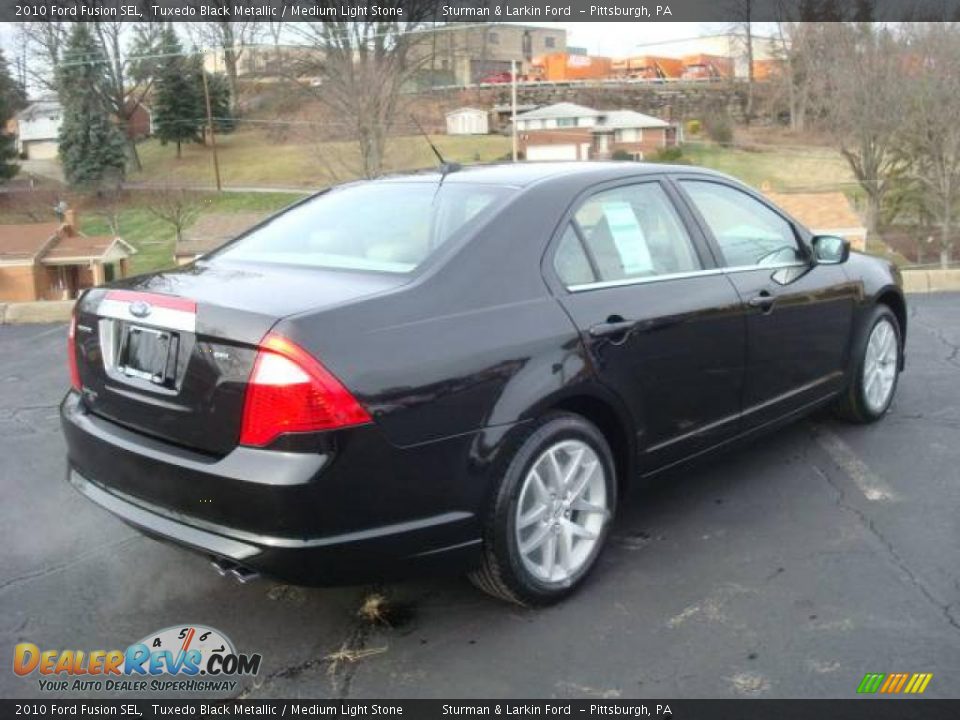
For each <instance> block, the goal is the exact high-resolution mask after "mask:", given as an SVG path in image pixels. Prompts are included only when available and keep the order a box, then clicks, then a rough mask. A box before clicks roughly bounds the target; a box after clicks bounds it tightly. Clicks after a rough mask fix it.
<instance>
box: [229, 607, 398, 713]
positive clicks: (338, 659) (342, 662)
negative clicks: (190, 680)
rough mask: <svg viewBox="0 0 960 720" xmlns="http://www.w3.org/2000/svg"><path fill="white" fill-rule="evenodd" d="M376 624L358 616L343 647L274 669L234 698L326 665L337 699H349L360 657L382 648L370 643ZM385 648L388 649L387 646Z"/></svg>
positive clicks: (342, 644) (245, 697)
mask: <svg viewBox="0 0 960 720" xmlns="http://www.w3.org/2000/svg"><path fill="white" fill-rule="evenodd" d="M372 592H376V590H375V589H373V590H371V589H370V588H367V589H365V590H364V592H363V593H362V595H361V601H362V600H363V598H364V597H367V596H368V595H370V594H371V593H372ZM373 627H374V625H373V623H371V622H369V621H368V620H365V619H363V618H361V617H359V616H356V617H354V619H353V621H352V623H351V630H350V632H349V634H348V635H347V638H346V640H344V641H343V642H342V643H341V644H340V647H339V649H337V650H335V651H333V652H330V653H325V654H323V655H321V656H317V657H311V658H308V659H306V660H303V661H301V662H298V663H293V664H290V665H286V666H284V667H281V668H278V669H277V670H274V671H273V672H272V673H270V674H269V675H267V676H266V677H265V678H264V679H263V680H262V681H260V682H254V683H253V684H252V685H250V686H249V687H247V688H245V689H244V690H243V691H242V692H241V693H240V694H239V695H237V696H236V697H235V698H232V699H234V700H245V699H247V698H249V697H251V696H252V695H253V693H254V692H256V691H258V690H260V689H262V688H264V687H266V686H267V685H270V684H272V683H273V682H274V681H276V680H284V679H290V678H295V677H297V676H299V675H301V674H302V673H304V672H307V671H308V670H311V669H313V668H315V667H319V666H321V665H326V667H327V674H328V675H329V676H330V678H331V682H332V683H333V689H334V694H333V697H332V699H334V700H346V699H348V698H349V696H350V688H351V686H352V684H353V679H354V677H355V676H356V673H357V670H359V668H360V663H359V662H358V661H359V660H360V659H362V658H364V657H367V656H368V655H372V654H377V653H378V652H380V650H372V651H371V650H370V649H369V648H368V647H367V643H368V642H369V640H370V634H371V632H372V630H373ZM384 649H385V648H384Z"/></svg>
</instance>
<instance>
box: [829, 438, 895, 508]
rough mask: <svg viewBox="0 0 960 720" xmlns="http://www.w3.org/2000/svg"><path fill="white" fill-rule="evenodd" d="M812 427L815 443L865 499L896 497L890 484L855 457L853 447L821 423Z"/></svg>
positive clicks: (882, 499) (876, 499)
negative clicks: (858, 489)
mask: <svg viewBox="0 0 960 720" xmlns="http://www.w3.org/2000/svg"><path fill="white" fill-rule="evenodd" d="M813 427H814V432H815V437H816V440H817V444H818V445H819V446H820V447H821V448H823V450H824V451H825V452H826V453H827V455H829V456H830V459H831V460H833V462H834V463H835V464H836V465H837V466H838V467H839V468H840V469H841V470H843V471H844V472H845V473H846V474H847V475H848V476H849V477H850V479H851V480H853V482H854V484H855V485H856V486H857V487H858V488H860V492H862V493H863V495H864V497H866V498H867V500H873V501H887V502H889V501H891V500H896V499H897V496H896V493H894V492H893V490H891V489H890V486H889V485H887V484H886V483H885V482H884V481H883V480H882V479H881V478H879V477H878V476H877V474H876V473H874V472H873V470H871V469H870V468H869V467H868V466H867V464H866V463H865V462H863V460H861V459H860V458H859V457H857V454H856V453H855V452H854V451H853V448H851V447H850V446H849V445H847V443H845V442H844V441H843V440H842V439H841V438H840V436H839V435H837V434H836V433H835V432H833V431H832V430H830V429H828V428H825V427H823V426H822V425H814V426H813Z"/></svg>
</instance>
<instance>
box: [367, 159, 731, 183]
mask: <svg viewBox="0 0 960 720" xmlns="http://www.w3.org/2000/svg"><path fill="white" fill-rule="evenodd" d="M670 172H684V173H696V174H704V175H713V176H716V177H726V176H725V175H722V174H721V173H717V172H715V171H713V170H709V169H707V168H700V167H695V166H691V165H662V164H659V163H643V162H625V161H619V162H617V161H607V162H603V161H582V160H581V161H570V162H517V163H495V164H489V165H467V166H464V167H462V168H459V169H457V170H456V171H454V172H451V173H448V174H447V175H446V177H445V178H444V180H443V181H444V183H469V184H478V185H480V184H483V185H504V186H510V187H525V186H527V185H532V184H534V183H537V182H540V181H542V180H548V179H551V178H560V177H563V178H570V177H580V178H582V179H583V180H585V181H594V182H602V181H604V180H615V179H617V178H619V177H636V176H638V175H655V174H664V173H670ZM440 178H441V174H440V172H439V171H438V170H437V169H430V170H422V171H419V172H412V173H403V174H397V175H389V176H386V177H383V178H381V179H380V180H378V181H377V182H411V181H414V182H438V181H439V180H440Z"/></svg>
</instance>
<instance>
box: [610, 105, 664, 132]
mask: <svg viewBox="0 0 960 720" xmlns="http://www.w3.org/2000/svg"><path fill="white" fill-rule="evenodd" d="M665 127H670V123H668V122H666V121H664V120H661V119H660V118H656V117H653V116H652V115H644V114H643V113H638V112H636V111H634V110H610V111H608V112H604V113H603V116H602V117H601V118H600V121H599V123H598V125H597V127H596V129H595V132H596V131H600V132H603V131H604V130H621V129H624V128H665Z"/></svg>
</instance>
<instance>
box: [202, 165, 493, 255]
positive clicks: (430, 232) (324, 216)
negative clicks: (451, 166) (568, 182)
mask: <svg viewBox="0 0 960 720" xmlns="http://www.w3.org/2000/svg"><path fill="white" fill-rule="evenodd" d="M506 192H507V191H506V189H505V188H502V187H493V186H487V185H469V184H463V183H456V184H452V183H451V184H449V185H440V186H439V187H438V186H437V184H436V183H432V182H431V183H426V182H409V183H394V182H391V183H369V184H363V185H352V186H347V187H344V188H340V189H336V190H332V191H330V192H329V193H325V194H323V195H320V196H318V197H316V198H313V199H311V200H308V201H306V202H304V203H302V204H300V205H298V206H296V207H294V208H292V209H290V210H289V211H288V212H285V213H282V214H281V215H278V216H277V217H275V218H273V219H272V220H270V221H268V222H267V223H266V224H265V225H263V226H261V227H259V228H257V229H255V230H253V231H252V232H251V233H249V234H248V235H246V236H245V237H242V238H240V239H239V240H237V241H236V242H234V243H232V244H231V245H228V246H227V247H225V248H223V249H222V250H220V251H217V252H215V253H214V255H215V256H216V257H219V258H223V259H229V260H244V261H255V262H271V263H284V264H293V265H307V266H312V267H324V268H342V269H349V270H375V271H380V272H393V273H406V272H410V271H411V270H413V269H415V268H416V267H417V266H418V265H420V264H421V263H422V262H423V261H424V260H426V259H427V257H429V256H430V255H431V254H432V253H433V252H434V251H435V250H436V249H437V248H439V247H440V246H441V245H443V244H444V243H445V242H447V241H448V240H450V238H452V237H453V236H454V235H457V234H458V233H461V232H463V231H465V230H467V229H468V228H470V227H473V226H475V225H476V224H477V223H478V222H479V221H480V220H481V219H482V218H484V217H486V216H488V215H489V214H490V213H491V212H492V210H493V209H494V207H496V205H497V204H498V203H499V201H501V200H502V198H503V197H504V196H505V195H506Z"/></svg>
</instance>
